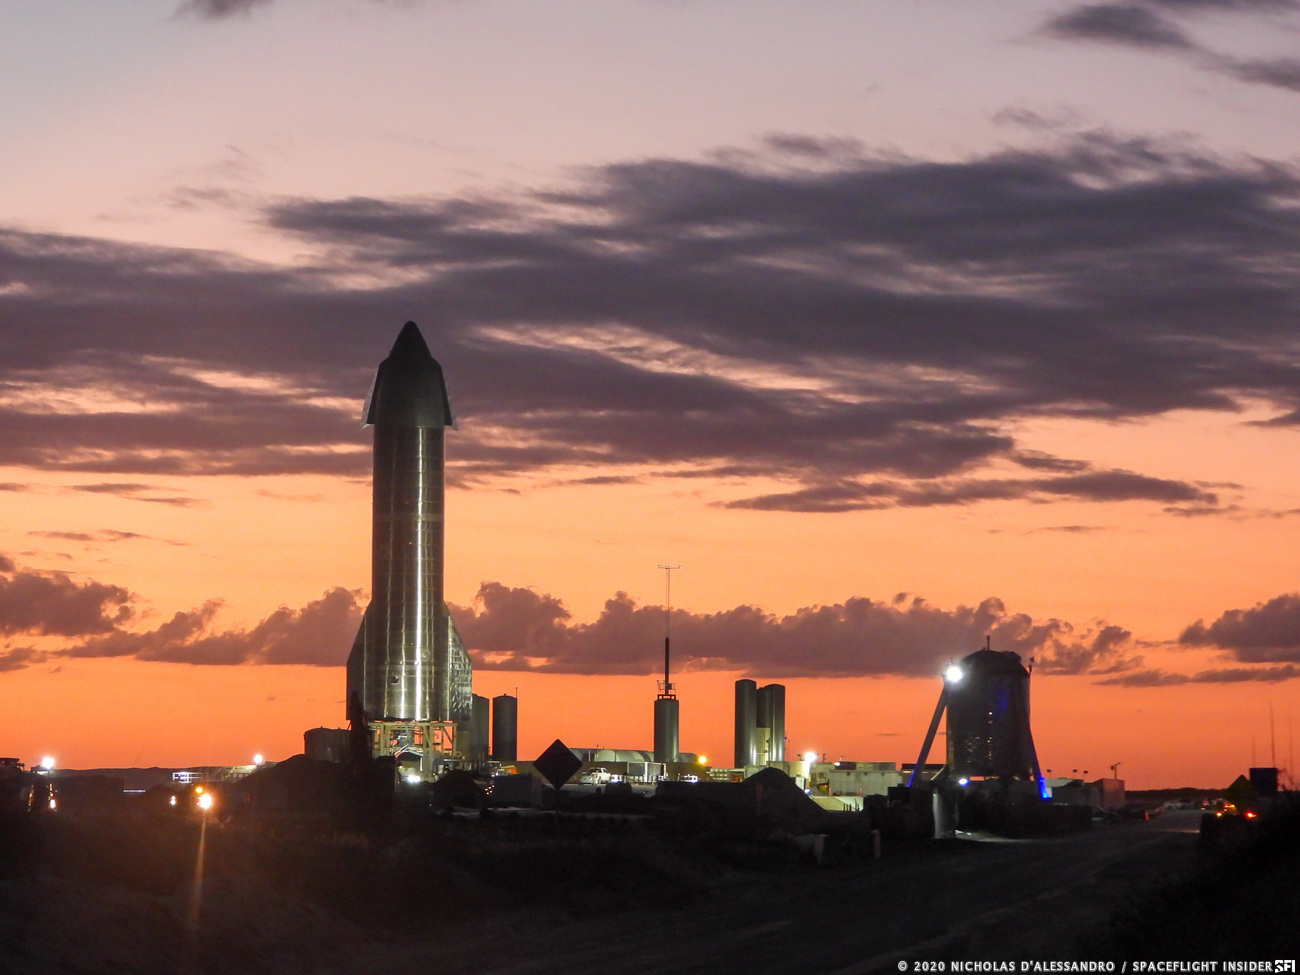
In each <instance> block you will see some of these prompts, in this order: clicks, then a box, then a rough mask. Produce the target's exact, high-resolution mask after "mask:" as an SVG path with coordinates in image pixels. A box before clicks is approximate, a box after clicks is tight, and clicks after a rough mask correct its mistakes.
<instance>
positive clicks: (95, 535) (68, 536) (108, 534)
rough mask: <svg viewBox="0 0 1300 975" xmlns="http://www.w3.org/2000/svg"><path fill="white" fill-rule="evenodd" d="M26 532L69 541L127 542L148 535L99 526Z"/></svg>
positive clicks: (38, 536)
mask: <svg viewBox="0 0 1300 975" xmlns="http://www.w3.org/2000/svg"><path fill="white" fill-rule="evenodd" d="M27 534H28V535H33V536H35V537H37V538H59V539H63V540H65V541H69V542H127V541H132V540H134V539H137V538H148V537H149V536H148V535H141V534H139V533H138V532H123V531H117V530H116V529H113V528H100V529H99V530H97V531H94V532H57V531H29V532H28V533H27Z"/></svg>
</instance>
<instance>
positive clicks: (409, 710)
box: [348, 322, 468, 723]
mask: <svg viewBox="0 0 1300 975" xmlns="http://www.w3.org/2000/svg"><path fill="white" fill-rule="evenodd" d="M363 419H364V422H365V424H366V425H367V426H371V427H374V431H375V457H374V487H373V491H374V511H373V517H374V524H373V535H372V538H371V586H370V589H371V602H370V606H369V607H368V608H367V609H366V615H365V619H364V620H363V621H362V624H361V630H360V632H359V633H358V634H357V639H356V643H355V644H354V645H353V648H352V654H351V656H350V657H349V658H348V709H349V718H354V719H355V718H356V717H357V715H356V713H355V712H356V710H357V708H358V706H359V707H360V709H361V710H362V711H363V712H364V715H363V719H364V720H365V721H367V722H371V723H373V722H381V721H385V722H386V721H397V722H417V721H418V722H424V721H448V720H459V719H460V717H461V716H460V715H458V714H457V713H455V712H457V711H458V710H465V709H467V707H468V701H466V702H463V703H464V705H465V707H457V705H458V704H460V703H461V702H457V701H453V696H456V697H459V696H465V695H459V694H458V695H453V684H459V683H461V682H462V680H461V678H462V677H463V678H466V679H465V680H464V681H463V682H464V683H465V684H466V685H468V680H467V678H468V674H467V673H466V674H464V675H461V674H459V673H456V671H459V670H460V669H463V668H465V667H466V666H467V664H468V658H467V657H466V658H465V660H463V661H462V660H460V659H459V658H460V657H464V656H465V655H464V650H463V648H461V647H459V646H458V644H459V642H460V641H459V639H458V638H453V630H452V628H451V626H450V620H449V618H448V616H447V611H446V607H445V604H444V603H443V545H444V535H445V532H444V527H445V524H444V514H445V506H444V493H443V431H444V429H445V428H446V427H448V426H450V425H451V424H452V423H453V417H452V412H451V403H450V401H449V400H448V398H447V386H446V383H445V382H444V381H443V377H442V367H441V366H439V365H438V363H437V361H436V360H435V359H434V358H433V356H432V355H430V353H429V347H428V346H427V345H426V344H425V342H424V337H423V336H422V335H421V334H420V330H419V328H417V327H416V325H415V323H414V322H407V323H406V326H405V327H404V328H403V329H402V331H401V334H399V335H398V337H397V341H396V343H394V345H393V349H392V351H391V352H390V353H389V354H388V358H387V359H385V360H384V361H383V362H382V363H380V365H379V371H378V373H376V375H375V382H374V386H373V387H372V389H371V391H370V396H369V398H368V399H367V401H366V405H365V411H364V417H363ZM457 651H459V654H457Z"/></svg>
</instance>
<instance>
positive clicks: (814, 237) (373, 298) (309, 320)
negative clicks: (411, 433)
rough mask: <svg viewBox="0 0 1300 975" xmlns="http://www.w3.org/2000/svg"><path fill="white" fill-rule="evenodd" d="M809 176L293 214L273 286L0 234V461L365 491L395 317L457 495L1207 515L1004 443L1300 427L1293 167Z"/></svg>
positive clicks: (123, 253)
mask: <svg viewBox="0 0 1300 975" xmlns="http://www.w3.org/2000/svg"><path fill="white" fill-rule="evenodd" d="M813 142H815V140H813ZM796 143H797V145H796ZM813 148H815V146H812V144H811V143H810V142H809V140H808V139H807V137H799V138H798V139H793V137H785V138H784V139H781V138H777V139H774V140H771V141H770V142H769V143H767V144H765V145H764V146H763V147H761V148H760V149H758V150H756V151H754V152H750V153H748V154H746V153H739V152H733V153H730V154H724V155H719V156H718V157H716V158H714V159H711V160H706V161H681V160H670V159H651V160H644V161H639V162H632V163H622V164H616V165H610V166H605V167H598V168H593V169H591V170H588V171H586V172H584V173H583V174H581V175H580V176H579V177H578V178H576V179H575V181H574V182H573V183H572V184H570V185H567V186H564V187H560V188H549V189H544V190H539V191H536V192H532V193H519V194H516V195H513V196H498V197H480V198H476V199H471V200H465V199H428V200H382V199H366V198H354V199H345V200H307V199H282V200H278V201H276V202H275V203H274V204H272V205H269V206H267V207H266V208H265V209H264V211H263V217H264V219H265V221H266V223H267V224H268V226H269V227H270V228H272V229H273V230H275V231H278V232H280V233H283V234H287V235H290V236H292V237H293V238H295V239H296V241H297V242H298V244H299V245H300V246H299V247H298V249H299V250H300V251H302V252H305V253H307V254H311V255H315V256H314V257H313V258H310V259H308V260H306V262H305V263H304V264H302V265H300V266H295V267H292V268H282V267H274V266H270V265H261V264H253V263H250V262H247V261H239V260H235V259H233V258H230V257H227V256H224V255H220V254H212V253H200V252H191V251H178V250H168V249H165V248H152V247H141V246H131V245H124V244H119V243H116V242H110V241H101V240H93V239H89V238H73V237H67V236H59V235H52V234H34V233H30V232H26V231H20V230H14V229H8V230H6V229H3V228H0V313H3V314H4V315H5V320H6V329H7V332H8V334H9V335H10V336H11V341H10V347H11V348H13V349H15V350H20V352H19V353H17V354H15V355H14V356H12V357H7V358H6V361H5V362H4V363H3V364H0V423H2V424H3V425H4V429H5V430H6V437H5V438H4V439H3V441H2V442H0V464H2V465H4V466H7V467H10V468H15V469H17V468H26V469H28V470H40V471H42V472H49V471H74V472H84V473H85V474H86V475H88V483H87V484H86V485H83V486H82V488H83V489H98V490H102V491H104V492H105V493H117V494H118V495H119V496H121V497H123V498H132V499H136V500H141V501H153V502H154V503H173V504H193V503H196V501H195V500H194V499H193V498H188V497H186V492H184V491H182V490H176V489H173V488H167V489H160V488H154V487H153V486H152V482H154V481H163V480H166V481H167V482H175V481H176V480H177V479H179V478H183V477H188V476H194V475H206V474H231V475H275V474H306V473H311V474H328V475H333V476H339V477H364V476H366V474H367V473H368V470H369V463H370V457H369V449H368V443H369V436H368V434H366V433H365V432H364V431H362V430H361V428H360V423H359V412H360V401H361V399H362V397H363V396H364V393H365V390H366V388H367V387H368V384H369V381H370V379H371V376H372V374H373V369H374V367H375V365H376V364H377V363H378V361H379V360H380V359H381V358H383V356H384V355H385V354H386V352H387V349H388V347H389V346H390V345H391V342H392V340H393V337H394V334H395V331H396V329H397V327H398V325H399V324H400V322H402V321H405V320H406V319H407V318H412V317H414V318H416V319H417V320H420V321H421V322H422V325H423V327H424V329H425V333H426V336H427V337H428V338H429V341H430V344H431V346H432V347H433V349H434V352H435V354H436V355H437V356H438V357H439V358H440V360H441V361H442V363H443V366H444V369H445V372H446V374H447V376H448V381H449V384H450V386H451V393H452V396H453V398H454V399H455V401H456V404H457V406H458V413H459V414H460V417H461V420H462V422H461V425H460V429H459V430H458V431H456V432H453V433H451V434H449V442H448V457H449V463H450V465H451V466H450V470H449V477H450V479H451V481H452V483H454V484H458V485H469V484H475V485H485V484H486V485H493V486H496V487H498V488H509V487H511V486H512V480H511V479H512V478H516V477H519V476H520V475H533V474H538V473H551V472H561V473H560V476H562V477H563V478H564V479H573V478H578V479H583V478H586V477H591V478H603V479H607V481H608V483H616V480H615V479H619V480H622V479H629V478H639V479H641V480H643V481H644V480H647V479H650V478H654V477H667V476H672V477H707V478H725V479H728V481H729V482H730V483H731V484H733V485H737V486H739V487H740V490H731V489H728V491H727V493H726V496H725V498H724V497H722V495H721V494H719V493H715V494H713V495H712V496H710V497H709V498H708V500H711V501H715V500H725V501H729V502H735V503H736V504H737V505H738V506H748V507H751V508H763V509H768V508H773V509H782V510H853V509H859V508H869V507H872V506H877V505H878V506H895V505H933V504H974V503H978V502H980V501H982V500H989V499H998V498H1016V499H1029V500H1033V501H1036V502H1049V501H1053V500H1086V501H1090V502H1094V503H1099V504H1104V503H1111V502H1114V501H1142V502H1145V503H1149V504H1154V505H1159V506H1161V507H1166V508H1170V509H1171V510H1173V511H1174V512H1176V513H1211V514H1219V513H1223V512H1225V511H1227V510H1229V509H1230V507H1231V505H1232V503H1233V499H1232V498H1231V497H1225V496H1221V495H1222V494H1223V492H1222V491H1221V490H1219V489H1214V488H1211V487H1207V486H1205V485H1198V484H1193V483H1184V482H1179V481H1170V480H1166V479H1161V478H1156V477H1151V476H1149V475H1146V474H1144V473H1143V472H1142V471H1140V470H1138V471H1116V470H1110V469H1106V468H1104V467H1099V466H1096V465H1094V464H1092V463H1091V462H1090V461H1089V460H1088V459H1087V458H1055V457H1051V456H1049V455H1046V454H1043V453H1041V452H1035V451H1034V450H1033V449H1032V447H1033V445H1032V444H1025V443H1023V442H1022V441H1021V434H1020V432H1019V431H1021V430H1022V429H1023V428H1024V423H1025V421H1027V420H1039V419H1042V418H1054V417H1063V418H1071V419H1102V420H1126V421H1141V420H1143V419H1146V418H1150V417H1155V416H1160V415H1162V414H1166V413H1169V412H1171V411H1177V410H1224V411H1233V410H1238V409H1241V408H1242V406H1243V404H1245V403H1247V402H1250V403H1257V402H1260V401H1264V402H1270V403H1272V404H1274V405H1275V407H1276V408H1277V410H1278V413H1279V417H1280V418H1284V417H1287V416H1293V417H1300V395H1298V394H1297V392H1296V391H1297V389H1300V364H1297V363H1295V361H1294V357H1293V355H1292V354H1291V352H1290V351H1289V350H1290V344H1289V343H1290V342H1291V341H1292V339H1291V336H1292V332H1293V328H1294V310H1295V307H1296V306H1297V302H1298V301H1300V283H1297V281H1296V278H1295V276H1294V274H1293V273H1292V271H1291V268H1292V266H1293V264H1294V262H1295V260H1296V259H1297V257H1300V243H1297V241H1300V209H1297V207H1296V206H1295V201H1296V200H1297V199H1300V173H1298V172H1297V171H1296V169H1295V167H1293V166H1290V165H1287V164H1282V163H1272V162H1265V161H1250V160H1224V159H1217V158H1213V157H1209V156H1205V155H1198V154H1196V153H1194V152H1191V151H1190V150H1188V149H1187V148H1186V147H1185V146H1183V147H1178V146H1170V145H1164V144H1161V143H1158V142H1152V141H1149V140H1140V139H1122V138H1119V137H1116V136H1114V135H1110V134H1106V133H1090V134H1087V135H1084V136H1080V137H1077V138H1075V139H1073V141H1070V142H1068V143H1065V144H1063V145H1061V146H1059V147H1057V148H1053V149H1050V150H1048V149H1044V150H1041V151H1006V152H1000V153H996V154H992V155H987V156H981V157H974V158H971V159H968V160H963V161H957V162H946V163H934V162H929V161H926V160H918V159H908V158H901V157H898V156H891V157H887V158H886V157H877V156H872V155H871V154H869V153H867V152H866V151H865V150H863V149H862V148H861V147H860V146H854V145H852V144H844V143H836V144H829V143H828V144H826V145H824V146H822V149H823V150H824V151H821V152H816V151H813ZM358 282H360V283H358ZM422 310H423V311H424V312H426V313H425V314H422ZM50 322H58V323H59V328H58V329H51V328H50V327H49V323H50ZM1290 422H1294V421H1290ZM95 478H102V481H94V480H93V479H95ZM758 480H762V481H763V483H764V484H765V485H770V484H771V483H772V481H776V482H777V483H778V484H779V485H781V486H782V489H780V490H774V489H773V488H771V487H770V486H767V487H765V488H763V489H761V490H760V489H757V488H755V489H752V490H749V489H746V488H745V487H744V485H745V484H746V483H747V482H751V481H758ZM92 483H93V484H96V485H99V484H102V485H105V487H102V488H99V487H95V488H92ZM108 486H112V487H108ZM708 490H711V491H712V490H715V489H714V488H709V489H708Z"/></svg>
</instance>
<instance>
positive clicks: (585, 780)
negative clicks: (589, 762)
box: [578, 766, 612, 785]
mask: <svg viewBox="0 0 1300 975" xmlns="http://www.w3.org/2000/svg"><path fill="white" fill-rule="evenodd" d="M611 780H612V776H611V775H610V774H609V769H607V768H601V767H600V766H596V767H595V768H589V769H587V771H585V772H583V773H582V775H580V776H579V777H578V784H579V785H609V783H610V781H611Z"/></svg>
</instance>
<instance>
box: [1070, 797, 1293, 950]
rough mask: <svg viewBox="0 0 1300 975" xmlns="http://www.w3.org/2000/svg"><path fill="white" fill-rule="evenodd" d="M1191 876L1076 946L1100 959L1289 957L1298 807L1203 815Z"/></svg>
mask: <svg viewBox="0 0 1300 975" xmlns="http://www.w3.org/2000/svg"><path fill="white" fill-rule="evenodd" d="M1205 815H1206V817H1207V820H1206V825H1209V827H1210V828H1209V829H1208V830H1203V832H1202V854H1201V855H1202V861H1201V863H1200V864H1199V867H1198V869H1197V870H1196V871H1195V873H1194V874H1193V876H1191V877H1190V878H1188V879H1186V880H1182V881H1180V882H1177V883H1174V884H1171V885H1169V886H1167V887H1165V888H1163V889H1161V890H1159V891H1157V892H1156V893H1154V894H1153V895H1151V896H1150V897H1148V898H1146V899H1144V900H1142V901H1141V902H1139V903H1136V904H1133V905H1131V906H1130V907H1128V908H1127V909H1125V910H1122V911H1120V912H1119V913H1118V914H1117V915H1116V916H1115V917H1114V918H1113V919H1112V922H1111V924H1110V926H1109V930H1108V931H1107V933H1106V934H1105V935H1104V936H1102V937H1096V938H1092V939H1090V940H1088V941H1086V942H1084V943H1082V944H1080V946H1079V948H1078V952H1077V954H1078V956H1079V957H1084V958H1098V959H1115V960H1120V959H1132V958H1167V959H1182V960H1198V959H1202V960H1203V959H1207V958H1217V959H1238V960H1252V959H1253V960H1258V959H1265V958H1266V959H1273V958H1292V957H1294V956H1295V952H1296V945H1297V943H1300V942H1298V936H1297V919H1300V804H1297V803H1295V802H1290V803H1287V804H1285V805H1279V806H1278V807H1276V808H1275V809H1274V810H1273V811H1272V812H1271V814H1265V815H1262V816H1260V817H1259V818H1258V819H1256V820H1248V819H1246V818H1245V817H1244V816H1235V817H1230V818H1228V819H1226V820H1224V819H1221V818H1216V817H1215V816H1214V814H1213V813H1207V814H1205Z"/></svg>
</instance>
